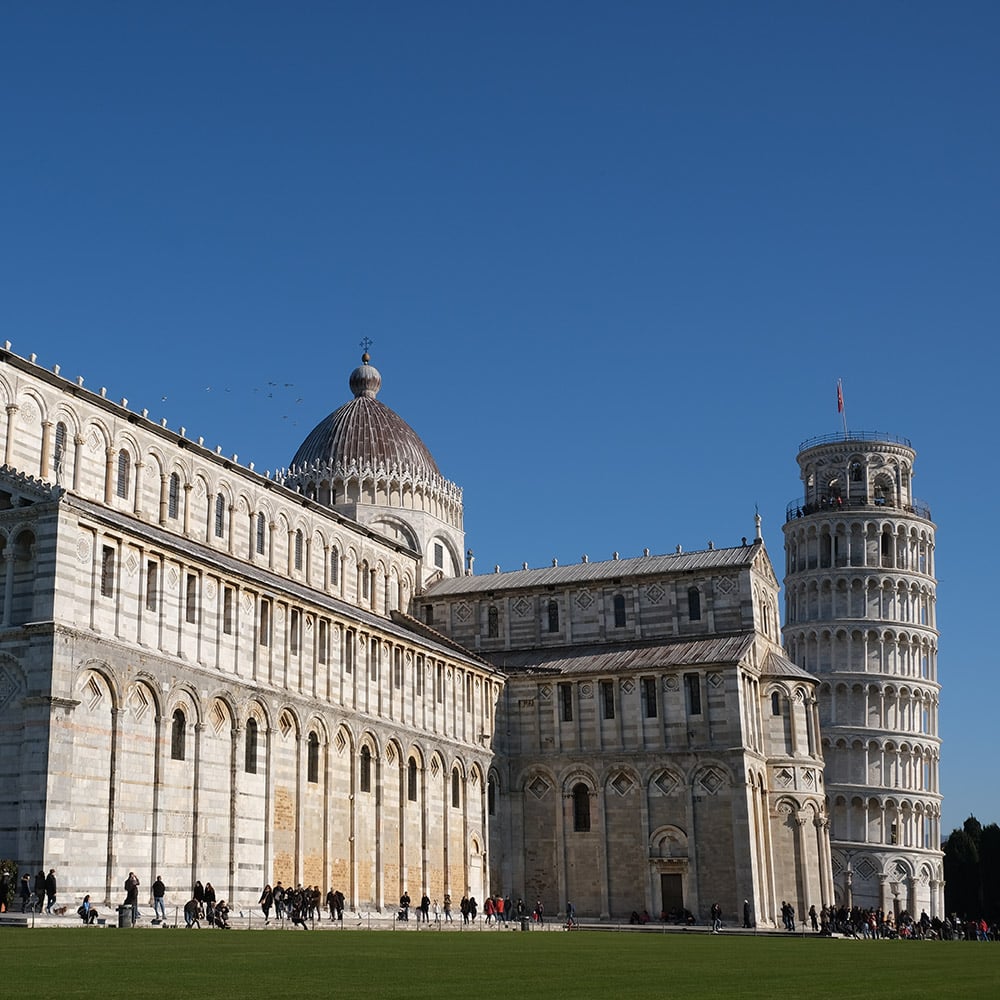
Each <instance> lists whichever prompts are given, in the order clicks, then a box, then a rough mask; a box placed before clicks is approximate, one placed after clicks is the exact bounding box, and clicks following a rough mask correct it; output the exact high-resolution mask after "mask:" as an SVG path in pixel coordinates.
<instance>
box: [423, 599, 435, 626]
mask: <svg viewBox="0 0 1000 1000" xmlns="http://www.w3.org/2000/svg"><path fill="white" fill-rule="evenodd" d="M424 624H425V625H433V624H434V605H433V604H425V605H424Z"/></svg>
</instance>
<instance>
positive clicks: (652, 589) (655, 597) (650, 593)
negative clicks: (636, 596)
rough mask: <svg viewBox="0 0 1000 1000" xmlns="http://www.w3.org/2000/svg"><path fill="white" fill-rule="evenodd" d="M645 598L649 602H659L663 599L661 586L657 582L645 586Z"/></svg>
mask: <svg viewBox="0 0 1000 1000" xmlns="http://www.w3.org/2000/svg"><path fill="white" fill-rule="evenodd" d="M646 599H647V600H648V601H649V603H650V604H659V603H660V601H662V600H663V588H662V587H661V586H660V585H659V584H658V583H654V584H651V585H650V586H649V587H647V588H646Z"/></svg>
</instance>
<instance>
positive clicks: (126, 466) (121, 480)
mask: <svg viewBox="0 0 1000 1000" xmlns="http://www.w3.org/2000/svg"><path fill="white" fill-rule="evenodd" d="M131 466H132V458H131V456H130V455H129V453H128V452H127V451H126V450H125V449H124V448H122V450H121V451H120V452H118V490H117V492H118V496H120V497H121V498H122V499H123V500H127V499H128V481H129V471H130V469H131Z"/></svg>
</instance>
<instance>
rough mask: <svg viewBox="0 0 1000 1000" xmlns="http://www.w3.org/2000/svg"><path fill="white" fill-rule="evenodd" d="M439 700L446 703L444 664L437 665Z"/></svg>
mask: <svg viewBox="0 0 1000 1000" xmlns="http://www.w3.org/2000/svg"><path fill="white" fill-rule="evenodd" d="M437 700H438V701H444V664H443V663H439V664H438V665H437Z"/></svg>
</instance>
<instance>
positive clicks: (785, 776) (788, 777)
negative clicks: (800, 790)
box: [775, 767, 795, 788]
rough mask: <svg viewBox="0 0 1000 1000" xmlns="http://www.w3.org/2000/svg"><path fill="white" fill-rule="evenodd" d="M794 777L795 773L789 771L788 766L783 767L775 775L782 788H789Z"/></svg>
mask: <svg viewBox="0 0 1000 1000" xmlns="http://www.w3.org/2000/svg"><path fill="white" fill-rule="evenodd" d="M794 777H795V775H793V774H792V772H791V771H789V770H788V768H787V767H783V768H782V769H781V770H780V771H779V772H778V773H777V775H776V776H775V778H776V780H777V783H778V785H779V787H781V788H788V787H789V786H790V785H791V783H792V780H793V779H794Z"/></svg>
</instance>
